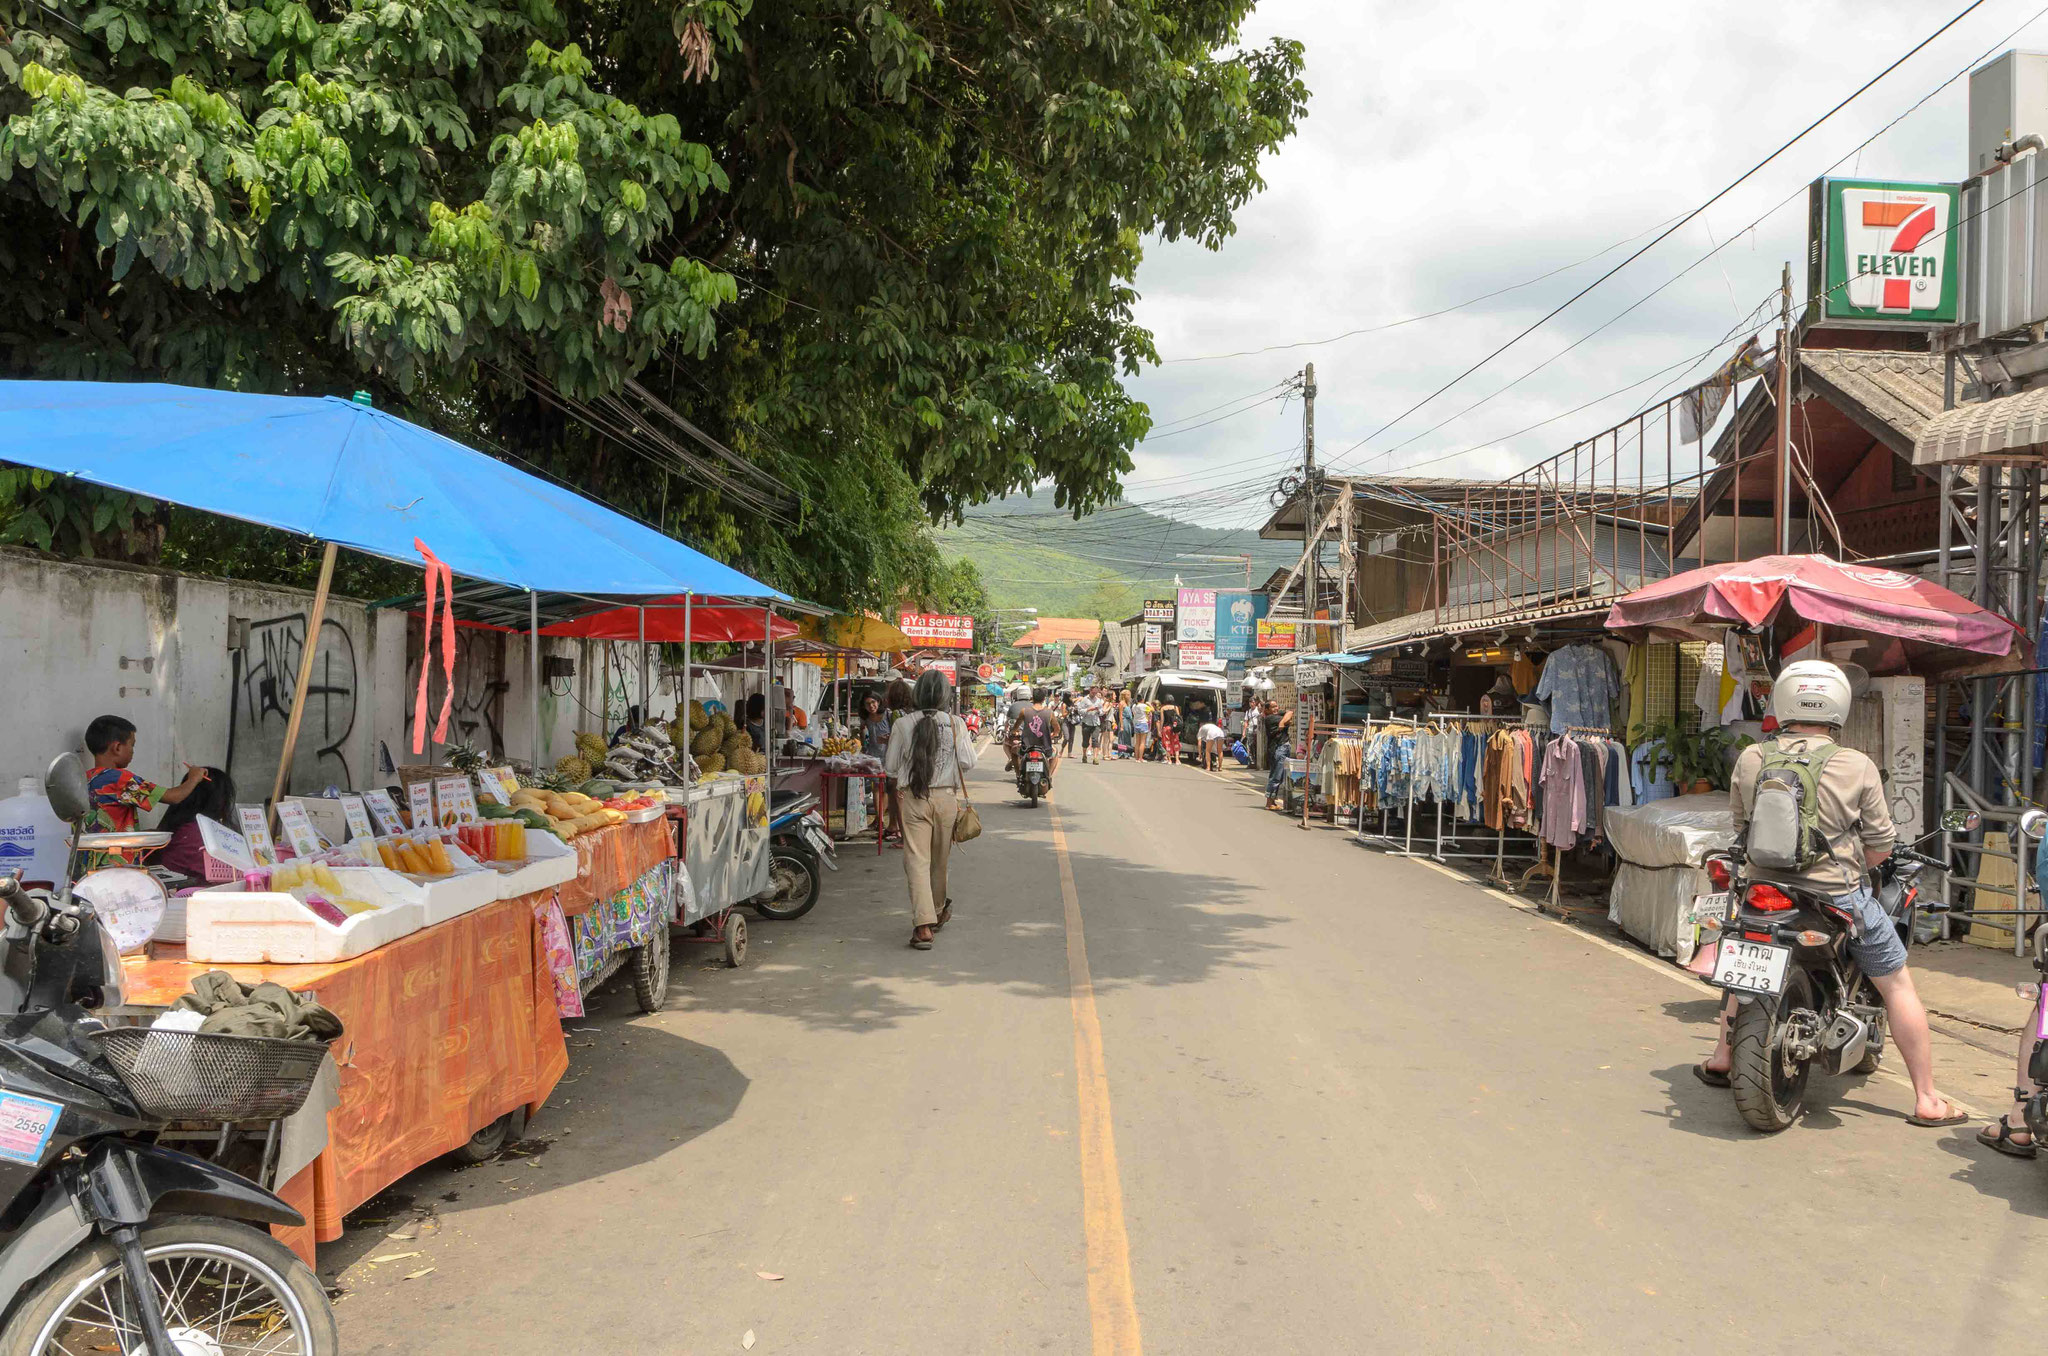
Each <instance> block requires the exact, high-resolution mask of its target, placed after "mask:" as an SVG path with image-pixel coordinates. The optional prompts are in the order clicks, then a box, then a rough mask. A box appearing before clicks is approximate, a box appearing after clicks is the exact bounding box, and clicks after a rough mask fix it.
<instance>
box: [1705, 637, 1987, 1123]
mask: <svg viewBox="0 0 2048 1356" xmlns="http://www.w3.org/2000/svg"><path fill="white" fill-rule="evenodd" d="M1850 700H1851V694H1850V689H1849V679H1848V675H1846V674H1844V673H1843V672H1842V670H1841V669H1840V668H1839V667H1838V666H1836V665H1834V664H1830V663H1828V662H1826V661H1825V660H1818V659H1802V660H1799V661H1797V662H1795V663H1791V664H1787V665H1786V666H1785V667H1784V669H1783V670H1781V671H1780V672H1779V674H1778V678H1777V682H1776V684H1775V685H1774V686H1773V687H1772V689H1771V715H1772V716H1773V717H1775V718H1776V720H1777V722H1778V733H1777V734H1776V735H1775V736H1774V737H1773V738H1772V740H1771V742H1770V743H1769V744H1752V745H1750V746H1749V747H1748V748H1746V749H1744V750H1743V751H1742V756H1741V757H1740V758H1738V759H1737V760H1736V762H1735V772H1734V775H1733V776H1732V777H1731V778H1730V780H1729V786H1728V803H1729V807H1730V808H1731V809H1732V810H1733V811H1734V813H1735V836H1736V840H1737V841H1738V842H1741V841H1745V839H1746V837H1747V832H1748V828H1749V819H1750V812H1751V810H1752V809H1753V808H1754V806H1755V804H1756V794H1757V783H1758V778H1759V775H1760V774H1761V773H1762V772H1763V770H1764V765H1765V761H1766V758H1767V757H1771V758H1775V757H1777V756H1778V755H1780V754H1790V755H1796V756H1798V757H1800V758H1802V759H1804V760H1805V761H1806V766H1807V767H1809V768H1811V769H1812V770H1813V772H1812V775H1813V786H1814V790H1815V793H1816V800H1817V802H1818V811H1819V815H1818V825H1817V829H1818V833H1819V837H1820V840H1821V843H1822V844H1823V848H1822V851H1821V855H1820V857H1819V859H1818V860H1817V861H1815V862H1813V863H1812V864H1811V865H1809V866H1808V867H1806V868H1805V869H1804V870H1800V871H1790V870H1773V869H1771V868H1768V867H1764V866H1761V865H1758V864H1757V863H1756V862H1754V861H1752V862H1750V863H1749V864H1748V866H1747V867H1746V868H1745V869H1746V871H1747V872H1748V874H1749V876H1750V878H1751V879H1753V880H1762V881H1769V882H1772V883H1773V884H1779V885H1790V886H1793V887H1795V888H1797V889H1801V890H1805V891H1808V892H1810V893H1814V894H1824V895H1827V896H1829V897H1831V898H1832V899H1833V900H1834V902H1835V906H1836V907H1837V908H1839V909H1843V910H1845V911H1846V912H1847V913H1848V914H1849V915H1850V917H1851V918H1852V919H1853V920H1854V921H1853V923H1852V924H1851V927H1850V936H1849V950H1850V954H1852V955H1853V956H1854V957H1855V958H1856V964H1857V966H1858V968H1860V969H1861V970H1862V971H1863V973H1864V975H1865V976H1866V977H1867V978H1868V979H1869V980H1870V982H1871V984H1872V985H1874V986H1875V987H1876V989H1877V992H1878V995H1879V996H1880V997H1881V998H1883V1000H1884V1008H1885V1016H1886V1019H1887V1024H1888V1025H1889V1027H1890V1029H1891V1037H1892V1041H1893V1043H1894V1044H1896V1045H1897V1046H1898V1049H1899V1056H1900V1058H1901V1059H1902V1060H1904V1062H1905V1065H1906V1073H1907V1074H1908V1076H1910V1077H1911V1079H1912V1081H1913V1114H1912V1115H1911V1116H1910V1117H1908V1118H1907V1122H1908V1124H1911V1125H1917V1126H1929V1127H1936V1126H1946V1125H1960V1124H1962V1123H1963V1122H1964V1121H1965V1120H1966V1119H1968V1118H1967V1117H1965V1116H1964V1115H1962V1114H1961V1113H1960V1112H1958V1111H1957V1110H1956V1108H1955V1105H1954V1104H1953V1103H1951V1102H1949V1101H1948V1100H1947V1099H1946V1098H1944V1097H1943V1096H1942V1095H1941V1094H1940V1093H1938V1092H1936V1091H1935V1090H1934V1050H1933V1044H1932V1040H1931V1038H1930V1037H1929V1035H1928V1030H1927V1009H1926V1008H1925V1007H1923V1006H1921V1003H1920V995H1919V994H1918V992H1917V991H1915V989H1914V987H1913V977H1912V976H1911V975H1910V974H1909V973H1907V970H1906V944H1905V943H1904V942H1903V941H1901V940H1900V939H1899V935H1898V931H1897V929H1896V928H1895V927H1894V926H1893V923H1892V919H1891V917H1890V915H1888V914H1887V913H1885V911H1884V907H1883V906H1882V905H1881V904H1879V903H1878V901H1877V896H1876V895H1874V894H1872V893H1871V891H1870V888H1869V885H1868V884H1867V883H1866V881H1865V876H1864V873H1865V871H1866V870H1867V869H1868V868H1870V867H1874V866H1876V865H1877V864H1878V863H1880V862H1882V861H1883V860H1884V859H1885V858H1886V857H1887V856H1888V855H1889V854H1890V852H1891V850H1892V845H1893V843H1894V842H1896V841H1897V832H1896V830H1894V829H1893V827H1892V816H1891V809H1890V807H1889V806H1888V805H1887V804H1886V803H1885V798H1884V784H1883V782H1882V781H1881V779H1880V778H1879V777H1878V772H1877V765H1876V764H1875V763H1873V762H1871V761H1870V759H1869V757H1868V756H1866V755H1865V754H1863V753H1860V752H1858V751H1857V750H1855V749H1849V748H1843V747H1841V746H1840V745H1839V744H1838V743H1837V742H1836V740H1837V736H1839V734H1840V733H1841V729H1842V725H1843V724H1844V723H1845V722H1846V721H1847V720H1848V719H1849V705H1850ZM1735 1002H1736V998H1735V995H1733V994H1730V995H1729V996H1728V1003H1727V1006H1726V1007H1724V1008H1723V1009H1722V1012H1721V1030H1720V1038H1719V1040H1718V1041H1717V1042H1716V1043H1715V1045H1714V1053H1713V1054H1712V1055H1710V1056H1708V1057H1707V1061H1706V1063H1704V1064H1699V1065H1695V1066H1694V1068H1693V1072H1694V1073H1695V1074H1697V1075H1698V1076H1699V1078H1700V1081H1702V1082H1704V1083H1707V1084H1709V1085H1711V1086H1713V1087H1717V1088H1721V1087H1727V1086H1728V1069H1729V1067H1730V1065H1731V1063H1732V1062H1733V1061H1732V1052H1731V1051H1730V1049H1729V1044H1728V1026H1729V1022H1730V1020H1731V1019H1732V1018H1733V1016H1734V1011H1735Z"/></svg>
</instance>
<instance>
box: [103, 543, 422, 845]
mask: <svg viewBox="0 0 2048 1356" xmlns="http://www.w3.org/2000/svg"><path fill="white" fill-rule="evenodd" d="M334 556H335V545H334V543H333V542H328V543H327V549H326V550H325V551H323V552H322V553H321V555H320V582H319V584H317V585H316V586H315V587H314V589H313V611H312V613H311V614H310V615H309V616H308V617H307V618H306V643H305V645H304V646H303V647H302V648H301V649H300V650H299V680H298V686H297V687H295V688H293V689H292V713H291V715H290V716H289V717H287V718H286V720H285V723H284V756H283V757H281V758H279V759H278V760H277V780H276V781H274V782H272V783H271V786H270V803H271V804H272V805H275V804H277V803H278V802H279V801H280V800H283V799H284V789H285V785H286V783H288V782H290V781H291V777H292V751H293V749H295V748H296V747H297V746H298V742H299V721H300V720H301V719H302V718H304V716H305V714H306V694H307V693H308V692H309V691H311V690H312V686H313V655H314V652H315V651H317V650H318V649H319V648H320V627H321V625H322V624H323V623H324V622H325V621H326V620H327V589H328V586H329V585H330V584H332V583H333V582H334ZM433 629H434V619H433V618H432V617H428V618H427V630H428V632H429V633H431V632H432V631H433ZM432 653H433V646H431V645H429V646H427V647H425V649H423V650H422V651H421V652H420V671H421V672H422V673H424V672H426V671H427V669H429V668H431V667H432V665H430V664H429V663H428V662H427V660H428V657H429V656H430V655H431V654H432ZM123 662H124V663H125V662H126V661H125V660H124V661H123ZM222 761H226V760H225V759H223V760H222Z"/></svg>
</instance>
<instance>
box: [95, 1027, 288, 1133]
mask: <svg viewBox="0 0 2048 1356" xmlns="http://www.w3.org/2000/svg"><path fill="white" fill-rule="evenodd" d="M98 1039H99V1041H100V1044H101V1048H102V1049H103V1050H105V1052H106V1056H107V1062H108V1063H109V1064H111V1065H113V1067H114V1072H115V1073H117V1074H119V1075H120V1078H121V1082H122V1084H123V1085H124V1086H126V1087H127V1089H128V1093H129V1095H130V1096H131V1097H133V1098H134V1099H135V1104H136V1106H138V1107H140V1108H141V1110H142V1112H143V1114H145V1115H147V1116H150V1117H152V1118H154V1119H157V1120H165V1121H207V1122H241V1121H271V1120H283V1119H284V1118H285V1117H287V1116H290V1115H293V1114H294V1113H296V1112H297V1111H298V1109H299V1108H300V1107H302V1106H304V1105H305V1104H306V1097H307V1095H308V1094H310V1093H311V1092H312V1091H313V1081H314V1080H315V1079H316V1078H318V1077H319V1076H320V1066H321V1065H322V1064H323V1063H325V1062H326V1060H327V1046H326V1045H325V1044H324V1043H323V1042H320V1041H287V1040H276V1039H273V1038H270V1037H266V1036H223V1035H217V1034H213V1033H208V1032H200V1031H156V1030H152V1029H150V1028H149V1027H122V1028H119V1029H116V1030H113V1031H103V1032H100V1033H99V1035H98Z"/></svg>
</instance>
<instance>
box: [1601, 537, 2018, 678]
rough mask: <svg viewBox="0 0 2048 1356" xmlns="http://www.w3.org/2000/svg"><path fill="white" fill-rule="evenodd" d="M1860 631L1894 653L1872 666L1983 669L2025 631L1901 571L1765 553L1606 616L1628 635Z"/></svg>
mask: <svg viewBox="0 0 2048 1356" xmlns="http://www.w3.org/2000/svg"><path fill="white" fill-rule="evenodd" d="M1788 613H1789V614H1790V615H1791V616H1793V617H1798V618H1801V619H1803V620H1805V621H1809V622H1817V623H1819V624H1821V625H1824V626H1831V627H1842V628H1845V629H1847V630H1849V631H1855V632H1861V633H1863V634H1864V635H1865V636H1867V637H1869V638H1871V639H1872V640H1875V641H1877V642H1879V645H1880V648H1881V649H1885V650H1888V651H1889V654H1888V655H1883V656H1874V657H1876V658H1877V659H1878V662H1877V663H1875V664H1870V665H1866V667H1868V668H1870V669H1871V671H1872V672H1883V671H1894V672H1896V671H1898V670H1900V669H1905V668H1909V667H1919V668H1935V669H1944V668H1962V667H1969V666H1972V665H1982V663H1983V661H1982V660H1973V659H1972V658H1970V656H1971V655H1990V656H1992V657H1994V658H2004V657H2005V656H2007V655H2008V654H2010V653H2011V652H2012V649H2013V644H2014V642H2015V641H2016V640H2017V639H2019V635H2020V629H2019V627H2017V626H2015V625H2014V624H2013V623H2012V622H2010V621H2007V620H2006V619H2005V618H2004V617H2001V616H1999V615H1998V614H1997V613H1995V612H1990V611H1987V610H1985V609H1984V608H1981V607H1979V606H1978V605H1977V604H1975V603H1973V602H1971V601H1970V600H1969V599H1967V598H1965V597H1963V596H1962V595H1961V594H1959V593H1955V592H1953V591H1951V590H1949V589H1945V588H1943V587H1942V586H1941V585H1939V584H1936V583H1933V582H1931V581H1930V580H1926V579H1922V578H1920V577H1919V576H1918V575H1911V574H1901V573H1899V572H1898V571H1896V570H1880V569H1873V568H1872V567H1870V566H1868V565H1844V564H1843V563H1842V562H1840V561H1838V560H1830V559H1829V558H1828V557H1826V556H1762V557H1759V558H1758V559H1756V560H1737V561H1731V562H1729V563H1727V564H1725V565H1709V566H1706V567H1705V568H1704V569H1698V570H1688V571H1686V572H1685V573H1684V574H1680V575H1673V576H1672V577H1671V578H1669V579H1666V580H1664V581H1662V582H1661V583H1656V584H1652V585H1650V586H1649V587H1648V588H1642V589H1637V590H1636V591H1635V592H1634V593H1631V594H1629V595H1628V596H1627V597H1626V598H1623V599H1621V601H1619V602H1617V603H1616V604H1615V605H1614V607H1613V608H1612V610H1610V611H1609V612H1608V614H1607V627H1608V629H1609V630H1612V631H1620V632H1623V633H1634V635H1633V636H1632V637H1631V638H1635V639H1640V638H1642V637H1644V636H1651V635H1654V636H1658V637H1661V638H1664V639H1688V640H1696V639H1702V638H1714V632H1715V631H1716V630H1717V629H1718V628H1720V627H1723V626H1743V627H1748V628H1750V629H1751V630H1755V629H1758V628H1761V627H1763V626H1765V625H1767V624H1769V623H1771V622H1774V621H1779V620H1782V619H1783V618H1784V617H1785V616H1786V615H1787V614H1788Z"/></svg>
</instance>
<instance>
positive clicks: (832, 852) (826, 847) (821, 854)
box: [804, 824, 839, 871]
mask: <svg viewBox="0 0 2048 1356" xmlns="http://www.w3.org/2000/svg"><path fill="white" fill-rule="evenodd" d="M804 841H805V842H806V843H809V844H810V845H811V846H812V847H813V848H815V849H816V850H817V853H818V860H819V861H821V862H823V863H824V864H825V865H826V867H827V868H828V869H830V870H833V871H837V870H838V869H839V853H838V850H837V849H835V848H834V847H833V846H832V840H831V838H829V837H827V836H826V833H825V831H824V830H823V829H821V828H819V827H817V826H816V825H815V824H806V825H805V826H804Z"/></svg>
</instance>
